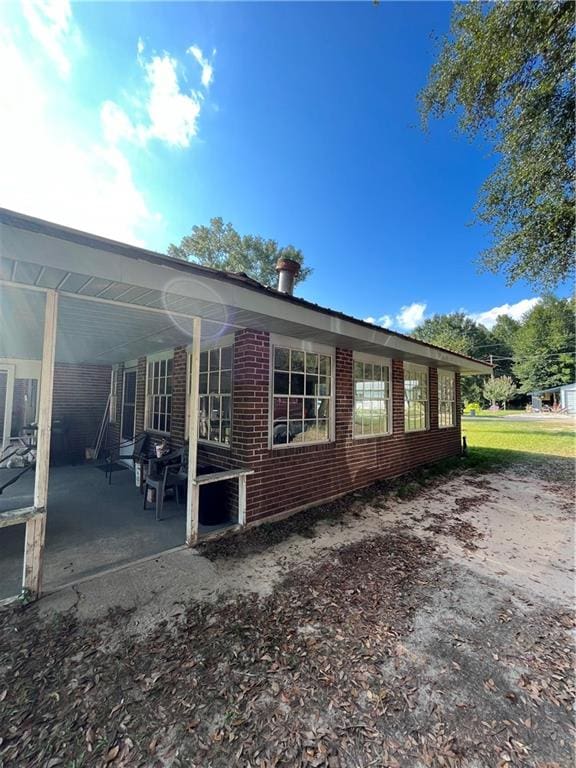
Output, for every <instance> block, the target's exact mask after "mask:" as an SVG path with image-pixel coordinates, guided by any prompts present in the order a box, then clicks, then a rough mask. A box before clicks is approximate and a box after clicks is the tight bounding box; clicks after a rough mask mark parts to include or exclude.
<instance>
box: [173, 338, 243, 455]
mask: <svg viewBox="0 0 576 768" xmlns="http://www.w3.org/2000/svg"><path fill="white" fill-rule="evenodd" d="M234 342H235V337H234V334H228V335H226V336H222V337H220V338H219V339H218V341H205V342H203V343H202V344H200V352H201V353H202V352H208V353H210V350H213V349H222V347H232V367H231V369H230V376H231V379H232V381H231V387H230V442H229V443H222V442H220V441H219V440H209V439H208V438H206V437H200V436H198V442H199V443H203V444H204V445H213V446H216V447H218V448H224V449H226V450H230V449H231V448H232V429H233V424H234ZM191 355H192V344H189V345H188V347H186V428H185V438H186V440H188V409H189V404H190V397H191V395H192V381H191V380H190V371H191V365H190V356H191ZM197 392H198V419H200V398H201V397H202V396H203V395H202V393H201V392H200V382H198V387H197Z"/></svg>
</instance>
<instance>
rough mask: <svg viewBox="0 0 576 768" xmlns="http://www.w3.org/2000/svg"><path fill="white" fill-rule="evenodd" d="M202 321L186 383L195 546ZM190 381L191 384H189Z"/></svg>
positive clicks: (189, 527) (189, 512)
mask: <svg viewBox="0 0 576 768" xmlns="http://www.w3.org/2000/svg"><path fill="white" fill-rule="evenodd" d="M201 335H202V321H201V320H200V318H199V317H195V318H194V323H193V330H192V354H191V355H190V366H189V373H188V375H189V379H188V382H187V383H186V397H187V399H188V409H187V414H188V494H187V497H186V544H187V545H188V546H189V547H193V546H194V545H195V544H196V541H197V540H198V513H199V506H200V503H199V502H200V488H199V486H198V485H197V484H196V482H195V480H196V467H197V464H198V406H199V394H198V392H199V380H200V343H201ZM188 383H189V384H190V386H188Z"/></svg>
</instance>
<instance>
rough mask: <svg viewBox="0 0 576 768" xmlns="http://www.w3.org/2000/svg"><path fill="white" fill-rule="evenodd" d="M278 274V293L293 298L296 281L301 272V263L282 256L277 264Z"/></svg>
mask: <svg viewBox="0 0 576 768" xmlns="http://www.w3.org/2000/svg"><path fill="white" fill-rule="evenodd" d="M276 272H278V291H279V292H280V293H287V294H288V295H289V296H292V294H293V293H294V281H295V280H296V276H297V274H298V272H300V264H299V262H297V261H295V260H294V259H288V258H286V257H285V256H280V258H279V259H278V261H277V262H276Z"/></svg>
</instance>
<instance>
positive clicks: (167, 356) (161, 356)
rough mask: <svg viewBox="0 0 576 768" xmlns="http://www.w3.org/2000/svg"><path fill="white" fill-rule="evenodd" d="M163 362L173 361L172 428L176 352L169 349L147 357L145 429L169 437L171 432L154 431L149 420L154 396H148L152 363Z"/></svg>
mask: <svg viewBox="0 0 576 768" xmlns="http://www.w3.org/2000/svg"><path fill="white" fill-rule="evenodd" d="M161 360H172V393H171V394H170V427H172V398H173V395H174V350H173V349H168V350H165V351H164V352H157V353H156V354H154V355H148V356H147V357H146V383H145V387H146V388H145V390H144V403H145V405H144V429H145V430H146V431H147V432H154V434H157V435H169V434H170V431H166V430H162V429H154V427H152V426H150V423H149V418H150V398H151V397H152V395H149V394H148V377H149V369H150V363H156V362H159V361H161Z"/></svg>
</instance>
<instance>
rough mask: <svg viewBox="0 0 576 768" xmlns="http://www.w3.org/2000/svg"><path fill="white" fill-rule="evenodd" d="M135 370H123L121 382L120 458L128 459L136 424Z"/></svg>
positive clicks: (132, 448)
mask: <svg viewBox="0 0 576 768" xmlns="http://www.w3.org/2000/svg"><path fill="white" fill-rule="evenodd" d="M136 375H137V369H136V368H125V369H124V378H123V382H122V410H121V416H120V442H121V443H122V445H121V446H120V456H121V457H125V458H126V459H129V458H130V457H131V456H132V451H133V450H134V434H135V423H136Z"/></svg>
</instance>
